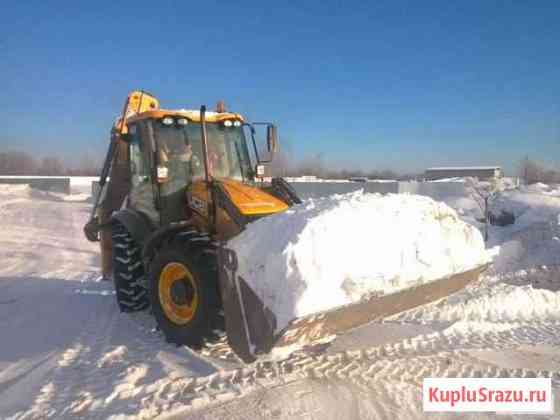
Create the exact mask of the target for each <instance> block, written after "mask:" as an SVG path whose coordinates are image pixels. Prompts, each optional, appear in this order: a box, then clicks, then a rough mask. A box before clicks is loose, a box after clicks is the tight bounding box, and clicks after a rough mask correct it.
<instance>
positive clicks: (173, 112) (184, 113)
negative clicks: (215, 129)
mask: <svg viewBox="0 0 560 420" xmlns="http://www.w3.org/2000/svg"><path fill="white" fill-rule="evenodd" d="M204 115H205V119H206V121H207V122H209V123H216V122H221V121H225V120H238V121H241V122H245V119H244V118H243V117H242V116H241V115H240V114H235V113H232V112H215V111H206V113H205V114H204ZM164 117H183V118H187V119H188V120H189V121H192V122H200V111H199V110H193V109H154V110H149V111H144V112H141V113H139V114H134V115H132V116H130V117H128V118H127V119H126V122H127V123H133V122H136V121H140V120H146V119H160V118H164Z"/></svg>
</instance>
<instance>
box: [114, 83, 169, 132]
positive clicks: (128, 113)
mask: <svg viewBox="0 0 560 420" xmlns="http://www.w3.org/2000/svg"><path fill="white" fill-rule="evenodd" d="M156 109H159V101H158V100H157V99H156V98H155V97H153V96H152V95H150V94H149V93H146V92H142V91H140V90H134V91H132V92H130V93H129V94H128V97H127V98H126V102H125V104H124V109H123V113H122V115H121V116H120V118H119V119H118V120H117V121H116V122H115V129H116V130H117V131H118V132H119V133H120V134H126V133H128V126H127V124H123V118H124V119H125V123H127V122H128V121H129V119H130V117H132V116H133V115H136V114H141V113H145V112H150V111H153V110H156Z"/></svg>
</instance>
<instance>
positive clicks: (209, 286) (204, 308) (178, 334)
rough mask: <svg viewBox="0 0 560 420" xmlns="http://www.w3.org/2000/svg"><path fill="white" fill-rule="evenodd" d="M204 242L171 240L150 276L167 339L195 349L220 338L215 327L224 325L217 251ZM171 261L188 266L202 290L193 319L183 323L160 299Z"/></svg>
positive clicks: (153, 298)
mask: <svg viewBox="0 0 560 420" xmlns="http://www.w3.org/2000/svg"><path fill="white" fill-rule="evenodd" d="M198 239H200V238H198ZM200 245H201V244H200V243H192V242H191V243H190V244H189V242H188V241H187V242H185V241H175V242H172V243H170V244H169V245H167V246H166V247H164V248H162V249H161V250H160V251H159V252H158V253H157V254H156V256H155V257H154V259H153V261H152V263H151V265H150V276H149V279H150V287H149V297H150V303H151V307H152V313H153V315H154V317H155V318H156V322H157V324H158V327H159V329H160V330H161V331H162V332H163V334H164V335H165V339H166V340H167V342H169V343H174V344H176V345H187V346H189V347H193V348H195V349H197V348H200V347H201V346H203V345H204V343H205V342H208V341H212V340H214V339H216V334H215V330H216V329H217V328H219V325H223V322H222V321H223V319H222V320H221V319H220V317H221V316H220V309H221V305H220V299H219V296H218V295H219V293H218V276H217V270H216V259H215V255H214V254H213V253H211V252H210V253H209V252H207V251H208V249H207V248H205V247H204V246H200ZM171 263H179V264H182V265H183V266H184V267H186V268H187V270H188V271H189V272H190V274H191V278H192V280H193V281H194V283H195V286H196V290H197V293H198V295H197V299H198V304H197V306H196V310H195V311H194V314H193V316H192V319H190V320H189V321H188V322H186V323H183V324H178V323H176V322H174V321H173V320H171V319H170V317H168V315H167V314H166V312H165V310H164V308H163V304H162V302H161V299H160V293H159V286H160V282H161V281H163V280H162V273H163V271H164V269H165V267H166V266H168V264H171ZM222 318H223V317H222Z"/></svg>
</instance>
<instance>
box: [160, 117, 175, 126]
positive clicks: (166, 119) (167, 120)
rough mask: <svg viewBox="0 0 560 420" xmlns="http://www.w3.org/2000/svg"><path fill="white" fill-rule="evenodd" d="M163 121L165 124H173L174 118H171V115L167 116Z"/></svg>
mask: <svg viewBox="0 0 560 420" xmlns="http://www.w3.org/2000/svg"><path fill="white" fill-rule="evenodd" d="M161 123H162V124H163V125H171V124H173V118H171V117H165V118H163V119H162V120H161Z"/></svg>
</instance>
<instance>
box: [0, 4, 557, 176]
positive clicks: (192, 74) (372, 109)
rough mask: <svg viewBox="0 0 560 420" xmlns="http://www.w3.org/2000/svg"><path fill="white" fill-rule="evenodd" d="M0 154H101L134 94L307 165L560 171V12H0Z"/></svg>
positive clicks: (104, 7) (486, 7) (203, 8)
mask: <svg viewBox="0 0 560 420" xmlns="http://www.w3.org/2000/svg"><path fill="white" fill-rule="evenodd" d="M2 9H3V10H2V13H1V14H0V75H1V77H0V88H1V94H0V109H1V110H2V112H1V113H0V126H1V127H2V128H3V129H2V130H1V131H0V150H1V149H24V150H30V151H36V152H37V154H38V155H46V154H59V155H62V156H64V157H65V158H67V159H77V158H78V156H80V155H81V154H83V153H86V152H88V153H93V154H98V155H101V154H102V153H103V152H102V151H103V150H104V149H105V147H106V145H107V141H108V132H109V128H110V124H111V121H112V120H113V118H114V117H115V115H116V114H117V113H118V112H119V111H120V108H121V107H122V102H123V100H124V98H125V96H126V94H127V92H128V91H129V90H131V89H134V88H142V89H145V90H148V91H151V92H153V93H154V94H156V95H157V96H158V97H159V98H160V100H161V102H162V105H163V106H165V107H170V108H172V107H198V106H200V104H202V103H205V104H207V105H209V106H213V105H214V104H215V102H216V101H217V100H218V99H224V100H225V101H226V103H227V104H228V106H229V108H231V109H232V110H235V111H237V112H241V113H243V114H245V115H246V116H247V117H248V118H249V119H251V120H273V121H275V122H276V123H277V124H278V125H279V127H280V135H281V139H282V142H283V145H284V146H285V147H286V148H287V149H288V150H289V151H290V152H291V154H292V155H294V156H297V157H305V156H311V155H315V154H318V153H321V154H322V156H323V157H324V159H325V160H326V161H327V162H328V163H330V164H332V165H334V166H336V167H341V166H345V167H359V168H362V169H373V168H377V169H382V168H391V169H396V170H399V171H415V170H421V169H423V168H425V167H427V166H436V165H438V166H443V165H453V164H457V165H469V164H493V163H498V164H502V165H504V166H505V167H506V169H509V170H510V171H511V170H513V168H514V167H515V164H516V163H517V162H518V161H519V159H520V158H521V157H522V156H524V155H526V154H529V155H530V156H531V157H534V158H535V159H540V160H543V161H545V162H547V163H549V164H553V165H557V164H558V163H560V54H559V53H558V51H559V50H560V2H559V1H557V0H554V1H538V2H528V1H499V2H498V1H487V0H483V1H474V0H473V1H464V2H458V1H457V2H450V1H441V2H439V1H438V2H418V1H410V2H399V1H387V2H364V1H360V2H355V3H353V2H350V1H344V2H331V1H321V2H319V1H317V2H315V1H305V2H296V1H282V2H270V4H266V2H262V1H261V2H243V1H239V2H227V3H226V2H214V1H203V2H196V1H194V2H166V1H159V2H153V1H150V2H144V1H140V0H137V1H134V2H127V1H112V2H103V1H95V2H79V1H71V2H66V1H52V2H51V1H49V2H45V1H25V2H24V1H20V2H11V1H7V2H3V8H2Z"/></svg>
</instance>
